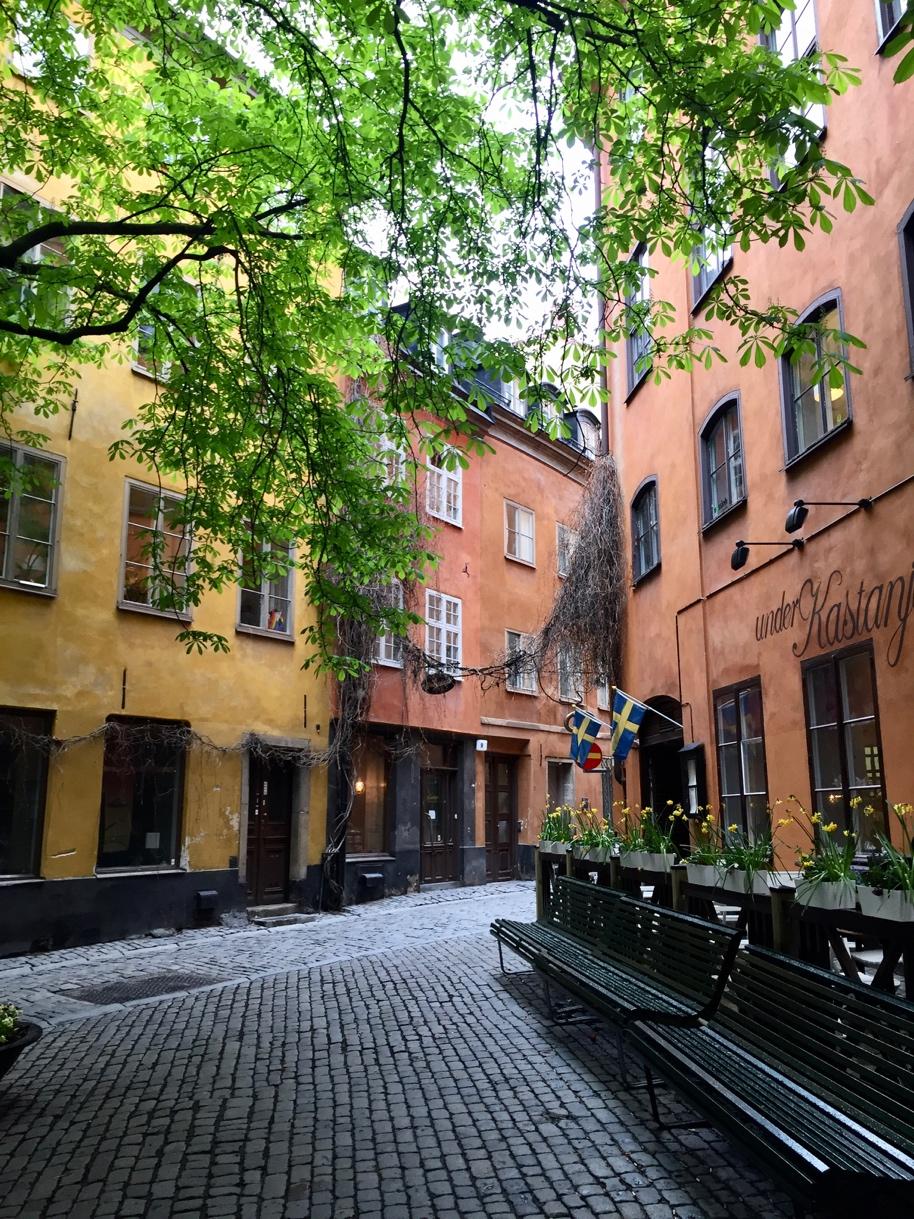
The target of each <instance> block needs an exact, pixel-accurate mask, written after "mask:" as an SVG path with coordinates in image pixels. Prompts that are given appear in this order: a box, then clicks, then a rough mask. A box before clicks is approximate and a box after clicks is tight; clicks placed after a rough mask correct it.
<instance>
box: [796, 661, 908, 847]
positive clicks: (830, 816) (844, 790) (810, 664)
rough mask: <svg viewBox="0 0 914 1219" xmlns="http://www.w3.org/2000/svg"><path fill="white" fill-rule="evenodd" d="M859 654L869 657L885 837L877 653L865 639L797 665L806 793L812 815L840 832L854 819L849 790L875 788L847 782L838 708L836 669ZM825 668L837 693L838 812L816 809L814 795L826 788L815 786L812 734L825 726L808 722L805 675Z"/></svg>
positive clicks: (884, 823)
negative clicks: (802, 719)
mask: <svg viewBox="0 0 914 1219" xmlns="http://www.w3.org/2000/svg"><path fill="white" fill-rule="evenodd" d="M860 655H865V656H867V657H868V658H869V668H870V680H871V683H872V690H873V716H872V718H873V722H874V727H875V731H876V747H877V749H878V751H879V772H880V783H879V790H880V795H881V798H882V814H883V817H882V825H881V827H880V828H881V832H882V833H883V834H885V835H886V836H888V833H889V811H888V800H887V797H886V788H885V750H884V748H883V745H882V726H881V723H880V719H879V689H878V686H877V684H876V653H875V649H874V648H873V641H872V640H871V639H866V640H864V641H863V642H862V643H854V644H851V646H850V647H847V648H839V649H838V650H836V651H833V652H823V653H822V654H820V655H819V656H813V657H811V658H810V659H809V660H804V661H803V663H802V665H801V666H800V678H801V682H802V686H803V718H804V722H805V727H806V757H807V763H808V766H809V791H810V796H811V805H812V810H813V812H821V813H822V817H823V819H824V820H825V821H837V822H838V826H839V829H841V830H846V829H853V828H854V824H853V818H852V817H851V816H850V811H851V807H850V800H851V791H857V790H858V789H859V788H860V787H861V786H873V787H875V786H876V785H875V784H871V785H865V784H855V785H854V786H853V787H852V786H851V784H850V783H849V782H848V780H849V773H848V765H847V740H846V736H845V732H844V728H845V724H846V721H845V720H844V715H843V708H842V705H841V698H840V695H841V679H840V675H839V668H838V667H839V665H840V664H841V662H842V661H844V660H847V659H848V658H849V657H851V656H860ZM826 667H830V668H831V670H832V674H833V679H834V682H835V689H836V692H837V700H836V707H837V713H838V719H837V720H836V722H835V728H836V730H837V738H838V758H839V763H840V766H841V804H842V807H841V810H840V811H839V810H838V809H837V808H835V807H834V806H833V805H830V804H829V806H828V807H827V808H824V809H819V808H818V807H817V796H816V792H817V791H825V790H827V789H825V788H817V787H816V771H815V760H814V751H813V738H812V733H813V731H815V730H816V729H817V728H822V727H826V726H827V725H813V724H811V723H810V715H809V708H810V704H809V682H808V674H809V673H811V672H812V671H813V670H815V669H821V668H826ZM865 718H867V719H868V718H869V717H868V716H867V717H865ZM831 790H834V789H831ZM862 823H863V822H862V820H861V824H862ZM874 826H875V821H874ZM858 846H859V841H858Z"/></svg>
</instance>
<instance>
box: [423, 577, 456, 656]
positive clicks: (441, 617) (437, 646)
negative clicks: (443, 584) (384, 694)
mask: <svg viewBox="0 0 914 1219" xmlns="http://www.w3.org/2000/svg"><path fill="white" fill-rule="evenodd" d="M460 618H461V606H460V601H459V600H458V598H457V597H448V596H446V595H445V594H444V593H436V592H434V591H433V590H432V589H430V588H427V589H426V590H425V622H426V627H425V650H426V652H427V653H428V654H429V656H432V657H434V658H435V660H437V661H438V663H439V664H440V666H441V668H442V669H443V670H444V671H445V672H447V673H454V675H455V676H459V674H458V673H457V670H458V669H459V668H460V664H461V660H462V641H461V626H460Z"/></svg>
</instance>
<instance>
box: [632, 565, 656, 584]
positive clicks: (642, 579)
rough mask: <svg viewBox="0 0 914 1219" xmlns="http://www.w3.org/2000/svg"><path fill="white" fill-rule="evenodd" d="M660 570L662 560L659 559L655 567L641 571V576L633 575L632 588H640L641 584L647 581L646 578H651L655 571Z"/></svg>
mask: <svg viewBox="0 0 914 1219" xmlns="http://www.w3.org/2000/svg"><path fill="white" fill-rule="evenodd" d="M659 570H660V561H659V559H658V561H657V562H656V563H655V564H654V566H653V567H649V568H648V569H647V571H643V572H641V574H640V575H639V576H635V577H633V579H632V588H638V587H639V586H640V585H641V584H643V583H644V582H645V580H649V579H650V578H651V576H652V575H654V574H655V572H658V571H659Z"/></svg>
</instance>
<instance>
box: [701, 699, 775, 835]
mask: <svg viewBox="0 0 914 1219" xmlns="http://www.w3.org/2000/svg"><path fill="white" fill-rule="evenodd" d="M714 715H715V720H716V723H717V775H718V780H719V784H720V800H721V805H722V817H723V821H724V825H725V826H729V825H737V826H739V828H740V829H741V830H742V831H743V833H744V834H746V835H747V836H748V837H749V838H751V839H752V840H755V839H756V838H757V837H758V836H759V835H761V834H765V833H768V832H770V830H771V823H770V818H769V816H768V782H767V778H766V770H765V731H764V723H763V720H762V688H761V684H760V682H759V679H758V678H752V679H751V680H749V681H746V682H743V683H741V684H740V685H738V686H730V687H728V688H727V689H725V690H718V691H716V692H715V695H714Z"/></svg>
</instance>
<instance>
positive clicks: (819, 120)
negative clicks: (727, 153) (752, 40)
mask: <svg viewBox="0 0 914 1219" xmlns="http://www.w3.org/2000/svg"><path fill="white" fill-rule="evenodd" d="M807 14H810V15H811V18H812V37H811V38H810V37H809V36H808V35H809V30H807V31H806V33H807V37H805V38H804V39H803V42H802V44H801V43H800V42H799V40H798V37H797V18H798V17H799V18H800V20H802V19H803V18H804V17H806V15H807ZM788 25H789V26H790V33H789V44H790V45H789V53H788V46H786V45H785V46H784V48H783V49H782V50H780V51H779V50H778V42H779V41H780V40H781V37H782V31H783V32H786V27H787V26H788ZM762 43H763V44H764V45H765V46H766V47H767V48H768V50H769V51H771V53H772V55H777V56H778V58H779V59H780V61H781V63H782V64H784V65H785V66H786V65H788V64H792V63H797V62H798V61H799V60H801V59H806V58H807V56H809V55H813V54H815V52H816V51H817V50H818V48H819V21H818V17H817V15H816V0H797V7H796V9H784V10H783V12H782V14H781V24H780V26H779V27H778V29H777V30H775V31H774V32H773V33H771V34H764V35H762ZM802 115H803V117H804V118H808V119H810V120H811V121H812V122H813V123H814V124H815V127H816V129H817V131H818V133H819V137H820V138H821V137H822V136H823V135H824V133H825V131H826V128H827V127H828V115H827V111H826V108H825V105H824V103H823V102H810V103H809V104H808V105H807V107H806V109H805V110H803V111H802ZM796 163H797V156H796V148H795V147H794V146H793V145H792V144H791V146H790V148H788V150H787V152H786V154H785V156H784V164H785V165H786V166H787V167H788V168H791V169H792V168H793V166H794V165H796ZM772 180H773V181H774V183H775V185H777V183H778V176H777V171H776V169H775V168H773V169H772Z"/></svg>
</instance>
